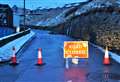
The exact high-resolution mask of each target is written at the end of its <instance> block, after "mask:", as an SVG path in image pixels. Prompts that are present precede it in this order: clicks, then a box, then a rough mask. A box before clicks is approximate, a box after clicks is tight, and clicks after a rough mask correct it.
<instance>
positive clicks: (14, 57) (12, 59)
mask: <svg viewBox="0 0 120 82" xmlns="http://www.w3.org/2000/svg"><path fill="white" fill-rule="evenodd" d="M12 50H13V55H12V58H11V63H10V65H18V62H17V58H16V55H15V53H16V49H15V47H13V49H12Z"/></svg>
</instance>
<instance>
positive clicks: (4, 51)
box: [0, 31, 35, 62]
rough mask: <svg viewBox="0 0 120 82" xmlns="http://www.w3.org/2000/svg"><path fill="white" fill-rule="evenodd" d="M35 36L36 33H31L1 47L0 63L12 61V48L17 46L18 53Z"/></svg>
mask: <svg viewBox="0 0 120 82" xmlns="http://www.w3.org/2000/svg"><path fill="white" fill-rule="evenodd" d="M34 34H35V33H34V32H32V31H31V32H30V33H29V34H27V35H25V36H23V37H20V38H18V39H16V40H13V41H11V42H9V43H8V44H6V45H4V46H2V47H0V62H4V61H8V60H10V58H11V56H12V53H13V51H12V47H13V46H15V48H16V52H18V51H19V50H20V49H21V47H22V46H23V45H24V44H25V43H26V42H27V41H29V40H30V39H31V38H32V37H33V36H34ZM16 43H17V44H16Z"/></svg>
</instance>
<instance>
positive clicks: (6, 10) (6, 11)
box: [0, 4, 13, 27]
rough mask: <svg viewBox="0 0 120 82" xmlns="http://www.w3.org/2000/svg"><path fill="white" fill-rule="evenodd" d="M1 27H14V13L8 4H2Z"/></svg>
mask: <svg viewBox="0 0 120 82" xmlns="http://www.w3.org/2000/svg"><path fill="white" fill-rule="evenodd" d="M0 26H4V27H13V11H12V9H11V8H10V7H9V5H7V4H0Z"/></svg>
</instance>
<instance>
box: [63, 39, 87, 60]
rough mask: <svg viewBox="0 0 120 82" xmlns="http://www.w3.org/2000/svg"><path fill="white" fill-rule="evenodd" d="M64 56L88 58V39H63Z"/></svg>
mask: <svg viewBox="0 0 120 82" xmlns="http://www.w3.org/2000/svg"><path fill="white" fill-rule="evenodd" d="M64 58H88V41H65V42H64Z"/></svg>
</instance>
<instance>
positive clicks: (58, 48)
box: [0, 30, 120, 82]
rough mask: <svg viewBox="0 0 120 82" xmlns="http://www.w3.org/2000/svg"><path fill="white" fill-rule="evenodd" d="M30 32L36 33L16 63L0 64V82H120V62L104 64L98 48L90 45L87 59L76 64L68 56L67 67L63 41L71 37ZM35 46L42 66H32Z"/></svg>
mask: <svg viewBox="0 0 120 82" xmlns="http://www.w3.org/2000/svg"><path fill="white" fill-rule="evenodd" d="M33 31H34V32H35V33H36V36H35V38H34V39H33V40H32V41H31V42H29V44H27V45H26V46H25V47H24V49H23V50H22V51H21V52H20V53H19V54H21V55H20V56H18V60H19V61H20V63H19V65H17V66H10V65H9V63H3V64H0V82H120V71H119V69H120V64H119V63H116V62H115V61H114V60H111V65H107V66H106V65H103V56H104V53H103V52H102V51H101V50H100V49H98V48H96V47H94V46H92V45H90V44H89V58H88V59H79V64H78V65H75V64H72V63H71V59H68V61H69V67H68V68H66V64H65V61H66V59H64V58H63V42H64V41H69V40H72V39H71V38H70V37H67V36H64V35H51V34H48V33H49V32H48V31H41V30H33ZM38 48H42V57H43V62H44V63H45V65H43V66H36V65H35V64H36V62H37V55H38Z"/></svg>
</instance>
